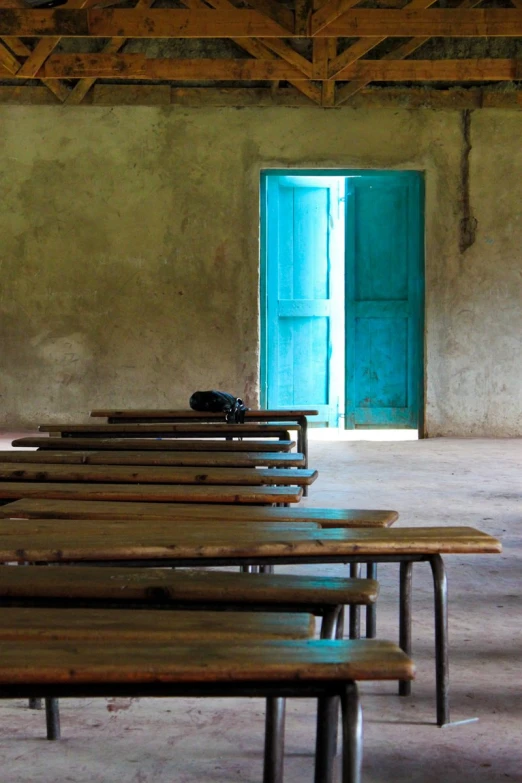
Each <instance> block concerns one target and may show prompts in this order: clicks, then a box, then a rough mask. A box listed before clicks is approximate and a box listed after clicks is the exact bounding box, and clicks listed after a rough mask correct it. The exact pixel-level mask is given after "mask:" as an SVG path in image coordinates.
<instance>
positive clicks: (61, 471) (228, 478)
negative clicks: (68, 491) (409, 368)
mask: <svg viewBox="0 0 522 783" xmlns="http://www.w3.org/2000/svg"><path fill="white" fill-rule="evenodd" d="M317 476H318V473H317V471H316V470H308V469H306V470H303V469H297V470H293V469H291V468H290V469H282V470H279V469H277V468H272V469H271V468H219V467H218V468H204V469H203V468H191V467H171V466H167V467H161V466H159V467H156V466H133V465H67V464H65V465H64V464H53V465H47V464H45V465H39V464H31V463H29V462H18V463H11V462H0V482H2V481H11V482H12V481H24V482H25V481H59V482H63V481H73V482H86V481H89V482H94V483H98V482H102V483H112V484H123V483H134V484H135V483H138V484H196V485H205V486H207V485H213V484H217V485H221V486H225V485H230V484H231V485H235V486H263V485H275V484H277V485H296V486H301V487H303V486H309V485H310V484H313V482H314V481H315V480H316V479H317Z"/></svg>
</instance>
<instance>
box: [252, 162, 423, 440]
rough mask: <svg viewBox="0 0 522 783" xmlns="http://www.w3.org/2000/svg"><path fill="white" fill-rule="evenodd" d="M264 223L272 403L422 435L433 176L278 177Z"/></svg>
mask: <svg viewBox="0 0 522 783" xmlns="http://www.w3.org/2000/svg"><path fill="white" fill-rule="evenodd" d="M261 217H262V220H261V223H262V234H261V237H262V248H261V253H262V274H261V321H262V323H261V327H262V341H261V342H262V346H261V388H262V404H263V405H265V406H267V407H269V408H293V407H314V408H317V409H318V410H319V412H320V415H319V417H318V423H320V424H322V425H323V426H330V427H332V426H333V427H336V426H339V421H340V419H342V417H344V426H345V427H346V428H348V429H351V428H356V427H359V428H420V427H421V421H420V417H421V412H422V399H423V397H422V385H423V351H422V347H423V328H424V327H423V302H424V294H423V280H424V278H423V270H424V266H423V178H422V175H421V174H420V173H418V172H369V171H335V172H327V171H321V172H295V171H293V172H292V175H289V174H288V173H285V174H283V173H282V172H269V173H266V174H264V175H263V178H262V199H261ZM341 426H343V425H342V424H341Z"/></svg>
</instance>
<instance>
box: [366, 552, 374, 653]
mask: <svg viewBox="0 0 522 783" xmlns="http://www.w3.org/2000/svg"><path fill="white" fill-rule="evenodd" d="M366 578H367V579H377V563H368V565H367V566H366ZM376 636H377V604H375V603H374V604H368V605H367V607H366V638H367V639H375V637H376Z"/></svg>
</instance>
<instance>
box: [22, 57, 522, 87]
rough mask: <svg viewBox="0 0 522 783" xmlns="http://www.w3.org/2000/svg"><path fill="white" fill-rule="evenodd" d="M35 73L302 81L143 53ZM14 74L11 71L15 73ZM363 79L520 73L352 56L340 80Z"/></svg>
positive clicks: (70, 60)
mask: <svg viewBox="0 0 522 783" xmlns="http://www.w3.org/2000/svg"><path fill="white" fill-rule="evenodd" d="M34 77H35V78H45V79H64V78H67V79H80V78H85V77H88V78H110V79H169V80H177V81H180V80H181V81H183V80H186V81H199V80H209V81H211V80H219V81H249V80H255V81H258V80H259V81H264V80H268V81H272V80H274V79H279V80H288V79H295V80H305V79H306V76H305V75H304V74H303V73H302V72H301V71H300V70H299V69H298V68H295V67H294V66H292V65H290V64H289V63H287V62H285V61H284V60H275V59H274V60H255V59H249V60H241V59H231V60H225V59H222V60H215V59H205V58H198V59H195V60H193V59H189V58H186V59H172V58H148V57H146V56H145V55H143V54H64V55H51V56H50V57H49V58H48V59H47V61H46V62H45V64H44V65H43V66H42V67H41V69H40V70H39V71H38V73H37V74H35V75H34ZM15 78H16V76H15ZM345 78H349V79H365V80H368V81H379V82H384V81H389V82H395V81H398V82H401V81H450V82H451V81H490V80H492V81H512V80H518V79H521V78H522V61H521V60H519V59H517V58H511V59H500V58H497V59H482V60H476V59H473V60H465V59H458V60H449V59H448V60H356V61H355V62H354V63H352V64H351V65H350V66H348V67H347V68H346V69H345V71H344V72H343V79H345Z"/></svg>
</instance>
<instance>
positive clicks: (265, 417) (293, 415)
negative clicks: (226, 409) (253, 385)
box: [91, 408, 318, 467]
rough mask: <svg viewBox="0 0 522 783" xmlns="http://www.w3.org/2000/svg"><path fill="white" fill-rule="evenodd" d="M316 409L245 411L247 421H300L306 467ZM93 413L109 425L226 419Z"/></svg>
mask: <svg viewBox="0 0 522 783" xmlns="http://www.w3.org/2000/svg"><path fill="white" fill-rule="evenodd" d="M317 415H318V411H317V410H316V409H315V408H293V409H289V410H285V409H272V410H249V411H247V412H246V413H245V420H246V422H250V421H271V422H280V421H293V422H296V423H297V424H299V426H300V428H301V429H300V430H299V431H298V435H297V450H298V451H300V452H302V453H303V454H304V456H305V467H308V437H307V432H308V416H317ZM91 416H93V417H95V418H96V417H98V418H106V419H107V421H108V423H109V424H118V423H120V424H131V423H136V424H137V423H152V422H154V423H158V422H184V421H187V422H190V421H219V420H223V414H222V413H209V412H203V411H193V410H190V409H185V410H183V409H181V410H180V409H178V410H176V409H174V410H172V409H171V410H168V409H167V410H144V409H141V410H140V409H137V410H107V409H103V410H94V411H91Z"/></svg>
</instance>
